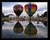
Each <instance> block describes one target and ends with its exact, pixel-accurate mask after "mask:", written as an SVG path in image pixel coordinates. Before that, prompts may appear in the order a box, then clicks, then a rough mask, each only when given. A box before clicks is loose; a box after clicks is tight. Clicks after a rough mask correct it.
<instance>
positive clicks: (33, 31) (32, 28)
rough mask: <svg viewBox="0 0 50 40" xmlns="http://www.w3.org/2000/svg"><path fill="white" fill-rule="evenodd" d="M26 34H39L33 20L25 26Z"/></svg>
mask: <svg viewBox="0 0 50 40" xmlns="http://www.w3.org/2000/svg"><path fill="white" fill-rule="evenodd" d="M25 34H26V35H36V34H37V29H36V27H35V26H34V25H33V24H32V23H31V22H30V23H29V24H28V25H27V27H26V28H25Z"/></svg>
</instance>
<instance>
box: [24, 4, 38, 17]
mask: <svg viewBox="0 0 50 40" xmlns="http://www.w3.org/2000/svg"><path fill="white" fill-rule="evenodd" d="M36 10H37V5H36V4H31V3H29V4H26V5H25V11H26V13H28V15H29V16H30V17H31V16H32V15H33V14H34V13H35V12H36Z"/></svg>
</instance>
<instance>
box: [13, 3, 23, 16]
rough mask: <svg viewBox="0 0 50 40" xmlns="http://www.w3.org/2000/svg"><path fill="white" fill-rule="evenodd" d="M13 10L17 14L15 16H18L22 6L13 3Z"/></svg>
mask: <svg viewBox="0 0 50 40" xmlns="http://www.w3.org/2000/svg"><path fill="white" fill-rule="evenodd" d="M13 10H14V13H15V14H16V15H17V16H20V14H21V13H22V11H23V7H22V6H21V5H19V4H18V5H15V6H14V7H13Z"/></svg>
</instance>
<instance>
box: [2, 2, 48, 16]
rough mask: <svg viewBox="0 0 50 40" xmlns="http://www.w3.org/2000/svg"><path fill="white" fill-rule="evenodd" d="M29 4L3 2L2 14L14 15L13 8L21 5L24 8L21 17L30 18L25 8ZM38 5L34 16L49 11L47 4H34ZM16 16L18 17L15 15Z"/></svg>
mask: <svg viewBox="0 0 50 40" xmlns="http://www.w3.org/2000/svg"><path fill="white" fill-rule="evenodd" d="M28 3H29V2H2V12H3V13H4V15H8V14H14V15H15V13H14V11H13V7H14V5H17V4H20V5H22V6H23V12H22V14H21V15H20V16H28V15H27V13H26V12H25V9H24V6H25V5H26V4H28ZM32 3H34V4H36V5H37V11H36V12H35V14H34V15H33V16H36V15H37V14H39V15H41V14H43V13H44V12H45V11H47V7H48V6H47V2H32ZM15 16H16V15H15Z"/></svg>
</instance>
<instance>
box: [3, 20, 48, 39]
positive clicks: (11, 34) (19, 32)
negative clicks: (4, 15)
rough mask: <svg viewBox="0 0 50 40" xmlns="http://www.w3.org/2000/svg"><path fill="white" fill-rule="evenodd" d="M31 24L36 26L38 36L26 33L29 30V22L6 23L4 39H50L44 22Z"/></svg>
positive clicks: (4, 25)
mask: <svg viewBox="0 0 50 40" xmlns="http://www.w3.org/2000/svg"><path fill="white" fill-rule="evenodd" d="M31 23H32V25H34V26H35V28H36V29H35V30H37V31H36V32H37V33H36V35H28V34H29V32H28V34H26V33H25V31H28V30H27V29H28V28H29V27H28V28H27V26H28V24H29V21H19V22H17V21H13V22H6V21H5V22H4V24H3V25H2V38H48V27H46V26H45V25H44V24H43V23H42V22H39V24H37V21H31ZM18 24H20V25H19V26H20V27H17V26H18ZM29 25H30V24H29ZM30 27H31V26H30ZM15 30H16V31H15ZM34 32H35V31H34ZM34 32H33V33H34ZM30 33H31V32H30Z"/></svg>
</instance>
